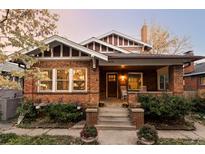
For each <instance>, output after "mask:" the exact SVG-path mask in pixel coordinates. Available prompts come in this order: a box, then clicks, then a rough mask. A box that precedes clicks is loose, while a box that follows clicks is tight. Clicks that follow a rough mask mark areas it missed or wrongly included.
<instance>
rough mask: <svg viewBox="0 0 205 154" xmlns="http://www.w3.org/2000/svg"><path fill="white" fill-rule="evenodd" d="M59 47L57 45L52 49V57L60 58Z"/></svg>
mask: <svg viewBox="0 0 205 154" xmlns="http://www.w3.org/2000/svg"><path fill="white" fill-rule="evenodd" d="M60 52H61V46H60V45H58V46H56V47H54V48H53V57H60Z"/></svg>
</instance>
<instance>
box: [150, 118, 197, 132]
mask: <svg viewBox="0 0 205 154" xmlns="http://www.w3.org/2000/svg"><path fill="white" fill-rule="evenodd" d="M146 123H148V124H150V125H154V126H155V128H156V129H157V130H185V131H193V130H196V128H195V126H194V123H193V122H188V121H180V120H178V121H177V120H175V121H163V122H160V121H156V120H155V121H151V120H147V121H146Z"/></svg>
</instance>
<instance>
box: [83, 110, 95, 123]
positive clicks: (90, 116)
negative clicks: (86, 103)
mask: <svg viewBox="0 0 205 154" xmlns="http://www.w3.org/2000/svg"><path fill="white" fill-rule="evenodd" d="M85 112H86V123H87V124H88V125H95V124H97V118H98V109H97V108H87V109H86V111H85Z"/></svg>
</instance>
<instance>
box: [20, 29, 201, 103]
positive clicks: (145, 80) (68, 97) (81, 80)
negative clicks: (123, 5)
mask: <svg viewBox="0 0 205 154" xmlns="http://www.w3.org/2000/svg"><path fill="white" fill-rule="evenodd" d="M44 42H45V43H46V44H49V46H50V50H49V51H45V52H44V53H43V54H42V53H41V52H40V51H39V50H38V49H37V48H34V49H31V50H29V51H22V53H24V54H27V55H30V56H35V57H36V58H37V59H38V60H39V62H38V63H36V64H35V66H38V67H40V68H41V70H42V71H44V72H46V73H47V76H48V79H46V80H44V81H35V80H32V79H25V82H24V95H25V97H28V98H30V99H34V100H38V101H39V100H40V102H47V103H49V102H60V101H61V102H62V101H63V102H78V103H82V104H84V105H91V104H92V105H96V106H97V105H98V103H99V102H100V101H101V100H106V99H108V98H115V99H120V98H121V87H122V86H124V87H125V89H126V91H127V93H128V96H127V97H128V100H127V101H128V103H132V102H134V101H136V94H137V93H140V92H145V93H162V92H170V93H172V94H176V95H182V94H183V92H184V88H183V65H184V63H190V62H193V61H195V60H199V59H201V58H203V57H201V56H194V55H152V54H149V51H150V50H151V49H152V46H151V45H150V44H148V43H147V26H146V25H144V26H143V27H142V29H141V40H137V39H135V38H133V37H130V36H128V35H125V34H122V33H120V32H116V31H111V32H109V33H106V34H104V35H101V36H99V37H92V38H90V39H88V40H85V41H83V42H82V43H75V42H73V41H70V40H68V39H66V38H64V37H61V36H57V35H54V36H52V37H49V38H48V39H46V40H44ZM37 82H40V83H41V84H40V85H42V86H37V84H36V83H37ZM38 85H39V84H38Z"/></svg>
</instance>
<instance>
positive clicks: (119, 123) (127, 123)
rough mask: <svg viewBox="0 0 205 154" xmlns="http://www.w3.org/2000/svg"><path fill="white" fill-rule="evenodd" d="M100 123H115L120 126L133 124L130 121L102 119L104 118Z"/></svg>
mask: <svg viewBox="0 0 205 154" xmlns="http://www.w3.org/2000/svg"><path fill="white" fill-rule="evenodd" d="M98 124H99V125H115V126H119V125H128V126H129V125H131V122H130V121H111V120H108V121H102V120H98Z"/></svg>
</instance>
